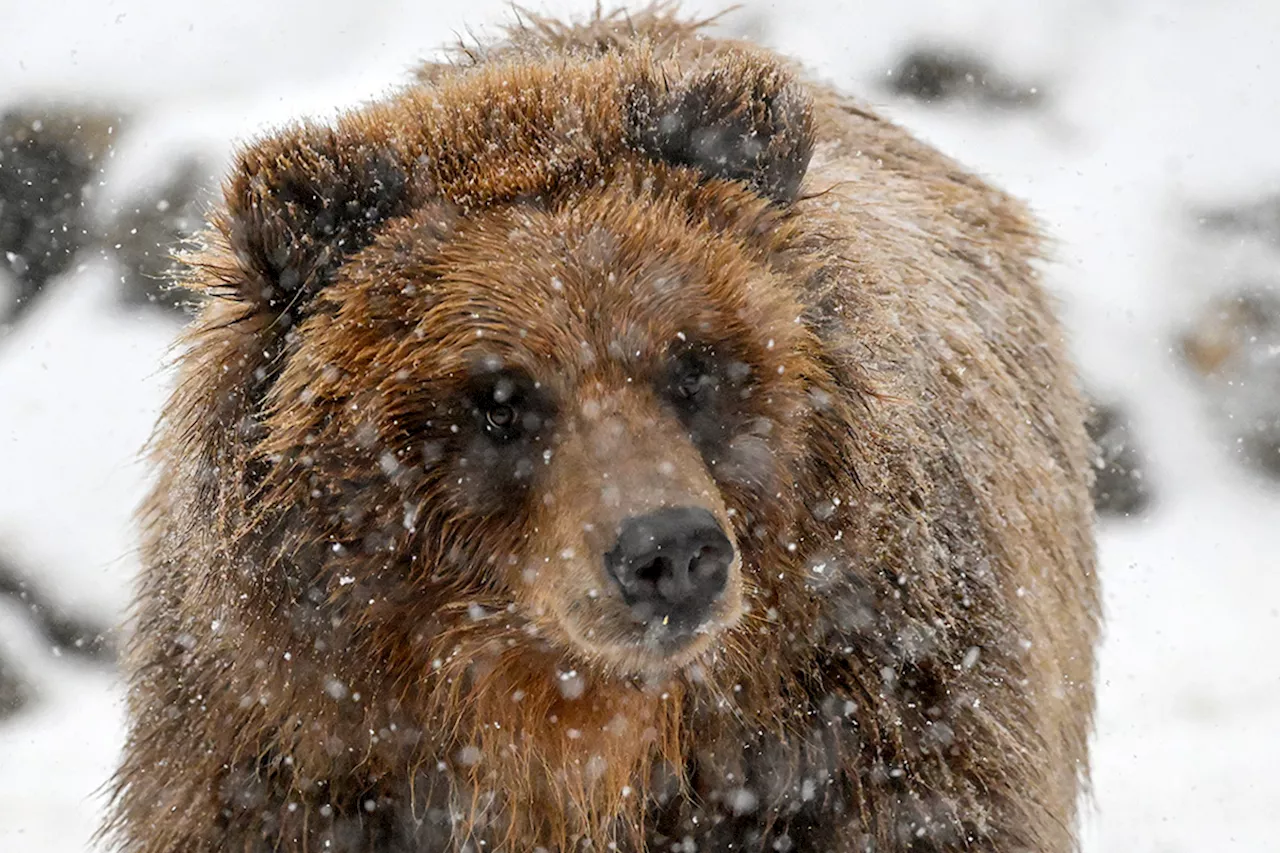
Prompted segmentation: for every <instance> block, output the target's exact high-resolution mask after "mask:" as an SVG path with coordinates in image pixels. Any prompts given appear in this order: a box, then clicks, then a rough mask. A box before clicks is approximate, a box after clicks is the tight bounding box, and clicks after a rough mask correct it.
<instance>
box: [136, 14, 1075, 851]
mask: <svg viewBox="0 0 1280 853" xmlns="http://www.w3.org/2000/svg"><path fill="white" fill-rule="evenodd" d="M423 81H424V82H422V83H421V84H420V85H418V86H415V87H411V88H409V89H407V90H406V91H405V92H404V93H402V94H401V95H398V96H397V97H395V98H392V99H390V100H388V101H386V102H384V103H380V104H376V105H373V106H370V107H368V108H366V109H364V110H362V111H360V112H357V113H353V114H350V115H348V116H346V117H344V118H343V119H341V120H340V121H339V122H338V123H337V125H336V126H335V127H332V128H325V127H312V126H306V127H299V128H296V129H292V130H286V131H283V132H281V133H279V134H277V135H275V136H272V137H270V138H267V139H264V140H262V141H260V142H258V143H256V144H254V145H252V146H250V147H249V148H248V149H247V150H246V151H245V152H244V153H243V154H242V155H241V158H240V162H239V164H238V166H237V167H236V169H235V171H234V172H233V174H232V176H231V178H230V180H229V182H228V184H227V189H226V205H225V208H224V209H223V211H222V212H221V213H219V214H218V216H217V217H216V219H215V221H214V223H213V228H212V229H211V231H210V232H209V235H208V238H207V244H206V248H205V249H204V251H203V252H201V253H200V254H199V255H198V256H196V257H193V258H191V259H190V261H189V267H188V268H189V274H188V277H187V282H188V284H189V285H190V286H191V287H193V288H194V289H196V290H198V291H201V292H203V293H205V294H207V295H209V296H211V297H213V298H212V299H211V300H210V301H209V304H208V305H207V307H206V308H205V310H204V312H203V313H202V315H201V317H200V319H199V320H198V321H197V323H196V325H195V327H194V328H193V329H192V331H191V333H190V336H189V348H188V351H187V352H186V354H185V355H184V356H183V358H182V365H181V366H182V369H181V374H180V380H179V385H178V389H177V391H176V392H175V394H174V397H173V399H172V401H171V403H170V405H169V408H168V410H167V412H166V415H165V418H164V421H163V424H162V426H161V428H160V432H159V434H158V437H157V441H156V445H155V458H156V460H157V464H158V465H159V469H160V479H159V482H158V484H157V486H156V488H155V491H154V492H153V494H152V498H151V500H150V502H149V504H148V506H147V509H146V512H145V515H144V522H145V539H144V551H143V553H144V558H145V571H144V573H143V577H142V588H141V595H140V603H139V616H138V626H137V632H136V638H135V640H134V642H133V647H132V654H131V656H130V659H129V670H130V673H131V679H132V692H131V697H130V716H131V720H132V726H131V733H130V738H129V743H128V747H127V750H126V754H125V759H124V763H123V766H122V768H121V770H120V773H119V777H118V787H117V800H116V812H115V820H114V822H113V825H112V831H113V834H114V837H116V838H117V839H118V840H119V842H120V844H121V846H122V848H123V849H124V850H127V851H134V852H135V853H142V851H147V853H159V851H214V850H246V851H256V850H312V851H320V850H326V849H328V850H351V851H356V850H360V851H365V850H367V851H373V850H378V851H392V850H394V851H402V850H403V851H408V850H428V851H445V850H455V849H457V850H461V849H464V848H465V849H473V850H474V849H480V848H477V847H476V846H475V845H476V844H479V843H483V844H484V845H485V846H484V848H483V849H487V850H491V851H493V850H509V851H527V850H533V849H536V848H538V847H541V848H545V849H556V850H570V849H577V848H578V846H580V845H582V844H584V843H586V842H588V841H591V842H594V844H596V845H605V844H608V843H616V844H617V845H619V846H620V847H621V848H623V849H628V850H636V851H639V850H646V849H647V850H659V849H662V850H666V849H671V845H672V844H673V843H677V842H680V841H681V840H682V839H686V838H687V839H689V840H690V841H691V842H692V843H693V844H696V845H697V849H700V850H729V849H732V850H742V849H755V850H771V849H776V850H785V849H795V850H805V851H809V850H826V851H836V853H839V851H849V852H850V853H851V851H863V850H913V851H942V850H961V849H963V850H991V851H1023V850H1027V851H1031V850H1034V851H1067V850H1071V849H1073V848H1074V841H1073V827H1074V824H1075V816H1076V800H1077V797H1078V794H1079V791H1080V788H1081V785H1082V783H1083V780H1084V778H1085V776H1086V769H1087V766H1086V765H1087V760H1086V738H1087V734H1088V731H1089V727H1090V718H1091V714H1092V708H1093V689H1092V678H1093V647H1094V642H1095V639H1096V635H1097V612H1098V600H1097V584H1096V579H1095V577H1094V556H1093V540H1092V513H1091V509H1090V505H1089V494H1088V479H1089V473H1088V471H1089V468H1088V464H1087V459H1088V453H1087V447H1086V445H1087V442H1086V438H1085V433H1084V429H1083V426H1082V422H1083V406H1082V404H1081V402H1080V398H1079V396H1078V394H1077V391H1076V388H1075V383H1074V380H1073V376H1072V372H1071V369H1070V368H1069V366H1068V364H1067V362H1066V358H1065V348H1064V346H1063V343H1062V335H1061V331H1060V329H1059V327H1058V326H1057V324H1056V322H1055V321H1054V319H1053V317H1052V311H1051V306H1050V305H1049V304H1048V300H1047V298H1046V296H1045V294H1044V292H1043V291H1042V290H1041V289H1040V287H1039V285H1038V283H1037V280H1036V275H1035V272H1034V269H1033V263H1034V261H1035V258H1036V256H1037V252H1038V246H1039V241H1038V237H1037V234H1036V232H1035V229H1034V227H1033V226H1032V224H1031V223H1030V222H1029V220H1028V218H1027V215H1026V213H1025V211H1024V210H1023V208H1022V207H1021V206H1019V205H1018V204H1017V203H1015V202H1013V201H1011V200H1010V199H1009V198H1008V197H1006V196H1004V195H1003V194H1001V193H999V192H998V191H996V190H993V189H991V188H990V187H988V186H986V185H985V184H983V183H982V182H981V181H979V180H978V179H976V178H974V177H972V176H971V175H969V174H967V173H965V172H964V171H963V170H961V169H960V168H959V167H958V166H956V165H955V164H953V163H952V162H950V161H948V160H947V159H945V158H943V157H942V156H941V155H939V154H938V153H936V152H935V151H933V150H931V149H929V148H927V147H926V146H924V145H922V144H920V143H918V142H916V141H914V140H912V139H911V138H910V137H909V136H908V135H907V134H905V133H904V132H903V131H901V130H900V129H898V128H896V127H894V126H893V125H891V124H889V123H887V122H885V121H884V120H882V119H880V118H878V117H876V116H875V115H874V114H872V113H870V112H869V111H868V110H866V109H865V108H863V107H861V106H859V105H857V104H855V103H853V102H852V101H849V100H847V99H845V98H843V97H842V96H840V95H838V94H837V93H835V92H833V91H831V90H830V89H827V88H825V87H823V86H820V85H817V84H813V83H809V82H804V81H803V78H802V77H801V76H799V74H798V72H797V71H796V70H795V69H793V68H791V67H789V66H788V65H787V64H786V63H785V62H783V61H782V60H780V59H779V58H778V57H776V56H773V55H770V54H768V53H765V52H762V51H760V50H758V49H755V48H751V47H749V46H746V45H743V44H739V43H732V42H722V41H715V40H710V39H704V38H702V37H701V36H700V34H699V32H698V29H697V26H696V25H692V24H683V23H681V22H680V21H679V20H678V19H676V18H674V17H673V16H672V15H671V14H670V13H669V12H668V11H667V10H666V9H665V8H657V9H654V10H651V11H650V12H647V13H644V14H641V15H637V16H634V17H632V18H624V17H621V16H604V17H600V18H599V19H598V20H595V21H592V22H590V23H588V24H586V25H583V26H582V27H573V26H566V25H561V24H557V23H554V22H548V21H541V20H534V21H533V22H531V23H529V24H527V25H526V26H524V27H523V28H519V29H517V31H515V32H514V33H513V34H512V36H511V38H510V39H508V40H507V41H505V42H503V43H500V44H495V45H488V46H484V47H482V48H478V49H475V50H473V51H471V53H470V59H469V60H464V61H463V62H460V63H458V64H456V65H453V66H433V67H431V68H430V69H428V70H426V71H424V73H423ZM806 167H807V170H806ZM686 348H692V349H693V350H695V352H693V353H692V354H690V353H689V352H686V351H685V350H686ZM686 358H697V359H705V360H707V362H708V363H709V364H711V365H712V367H709V368H708V371H714V370H719V371H721V372H720V373H716V374H715V375H716V377H717V378H716V379H715V383H716V384H715V389H716V390H715V396H714V397H713V398H711V399H712V401H713V402H711V403H706V404H705V405H706V406H707V407H708V408H706V410H705V411H704V410H698V411H697V412H695V413H693V414H687V415H684V414H681V413H680V411H677V410H676V409H675V408H674V407H673V404H672V403H671V400H670V398H669V396H668V394H667V391H666V390H665V389H666V387H667V386H666V385H665V384H664V383H665V382H666V381H667V380H666V377H667V375H668V371H669V370H670V369H672V368H671V364H672V363H673V359H675V360H677V361H678V360H679V359H686ZM494 370H501V371H504V373H502V374H501V375H502V376H504V377H505V376H506V375H507V374H508V373H510V374H511V375H517V376H522V377H526V378H527V379H528V381H529V382H530V383H536V384H530V385H529V389H532V390H528V391H527V393H528V394H529V395H530V399H536V400H539V401H542V402H540V403H539V404H538V405H541V406H543V407H544V408H545V411H543V410H537V411H538V412H539V414H538V418H539V419H538V420H537V421H536V422H533V421H531V423H536V424H537V425H538V426H537V429H536V430H532V429H531V431H530V432H529V434H528V435H527V436H526V438H523V439H521V441H522V442H525V443H523V444H519V445H518V446H516V447H517V449H516V450H512V451H510V452H508V451H506V450H498V449H494V447H491V446H490V444H487V443H486V441H485V440H484V436H483V435H482V434H480V432H482V430H480V428H479V427H477V426H476V424H475V422H474V421H473V419H472V417H471V415H470V414H469V407H468V406H469V404H467V403H466V402H465V401H466V400H467V399H469V398H468V396H467V395H468V394H470V393H473V392H472V391H470V390H469V389H470V388H471V387H472V385H473V384H474V383H477V382H481V383H484V382H490V381H491V379H490V377H491V376H492V375H494V374H493V371H494ZM708 375H711V374H710V373H708ZM500 381H506V380H505V379H502V380H500ZM522 381H523V380H522ZM709 381H710V380H709ZM485 387H486V388H487V387H488V386H485ZM486 393H487V392H486ZM522 393H525V392H522ZM531 411H532V409H531ZM477 430H480V432H477ZM504 454H506V455H504ZM513 454H514V455H513ZM672 503H693V504H696V505H698V506H702V507H705V508H706V509H708V510H709V511H710V512H712V513H713V514H714V516H715V517H716V518H718V519H720V521H721V523H722V524H723V525H724V526H725V527H726V528H727V529H728V530H729V531H730V534H731V538H732V539H733V541H734V543H735V546H736V549H737V553H738V559H737V561H736V562H735V564H734V567H733V575H732V578H731V581H730V585H729V593H728V594H727V596H726V599H725V602H724V603H723V606H722V607H721V609H720V611H718V613H717V616H716V619H715V621H714V624H713V625H712V626H711V628H710V629H709V630H708V632H707V633H706V634H705V635H703V636H701V637H699V638H697V639H696V640H695V641H694V642H693V643H692V644H691V645H690V646H688V647H687V648H684V649H683V650H682V651H680V652H679V653H678V654H673V655H672V656H671V657H669V658H667V657H663V656H661V655H655V654H654V653H653V652H652V650H651V649H649V648H647V647H645V646H643V645H637V644H636V643H635V642H633V641H632V640H629V639H628V636H627V635H626V634H625V631H623V628H622V627H620V626H622V625H623V622H621V621H619V617H618V613H617V612H616V602H614V601H613V596H611V595H610V593H609V592H608V590H607V589H605V590H603V591H601V590H598V589H596V587H597V586H599V585H600V580H599V568H598V566H599V559H600V553H601V549H603V548H607V547H608V544H607V543H608V540H609V538H610V537H611V536H612V532H613V531H614V530H615V529H616V524H617V523H618V521H619V519H621V518H622V517H623V516H626V515H628V514H634V513H636V512H640V511H644V510H646V509H648V508H652V507H657V506H665V505H668V504H672ZM468 844H470V845H472V846H470V847H468V846H467V845H468ZM684 849H693V848H692V847H690V846H686V847H685V848H684Z"/></svg>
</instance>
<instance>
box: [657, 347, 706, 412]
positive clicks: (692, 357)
mask: <svg viewBox="0 0 1280 853" xmlns="http://www.w3.org/2000/svg"><path fill="white" fill-rule="evenodd" d="M667 383H668V385H667V387H668V393H669V394H670V395H671V397H672V398H673V400H674V401H675V402H676V403H677V404H678V405H679V406H680V407H681V408H683V409H687V410H688V409H699V408H702V407H703V406H704V405H705V404H706V403H707V401H708V399H709V398H710V396H711V394H710V392H712V391H714V390H715V387H716V384H717V383H716V378H715V376H714V374H713V373H712V370H711V367H710V365H709V364H708V363H707V361H706V360H705V359H704V358H703V357H701V356H700V355H699V354H697V353H685V354H684V355H682V356H681V357H680V358H678V359H676V362H675V364H673V365H672V369H671V373H670V375H669V377H668V379H667Z"/></svg>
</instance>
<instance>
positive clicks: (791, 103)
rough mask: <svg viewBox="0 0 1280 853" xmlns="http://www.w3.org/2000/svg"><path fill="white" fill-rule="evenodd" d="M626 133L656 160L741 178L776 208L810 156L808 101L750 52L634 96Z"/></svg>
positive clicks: (793, 189) (795, 189)
mask: <svg viewBox="0 0 1280 853" xmlns="http://www.w3.org/2000/svg"><path fill="white" fill-rule="evenodd" d="M628 123H629V128H628V135H629V136H630V138H631V140H632V143H633V144H634V145H636V147H638V148H639V149H640V150H641V151H643V152H644V153H645V154H647V155H648V156H649V157H651V158H653V159H655V160H665V161H667V162H669V163H673V164H676V165H680V166H689V167H692V168H694V169H697V170H698V171H700V172H702V173H703V174H704V175H706V176H707V177H710V178H722V179H725V180H736V181H742V182H744V183H746V184H747V185H749V186H750V187H751V188H752V189H754V190H755V191H756V192H758V193H760V194H761V195H763V196H765V197H766V198H769V199H771V200H772V201H774V202H777V203H780V204H790V203H791V202H793V201H795V199H796V196H797V195H798V194H799V192H800V182H801V181H802V180H803V179H804V175H805V172H806V171H807V170H808V168H809V158H810V157H811V156H812V154H813V144H814V131H813V104H812V102H811V100H810V98H809V96H808V95H807V94H806V93H805V91H804V89H803V88H802V87H801V86H800V84H799V83H798V82H796V81H795V80H794V79H793V77H792V75H791V74H790V73H789V72H788V71H786V70H785V69H783V68H782V67H780V66H779V65H777V64H776V63H775V62H774V61H772V60H770V59H768V58H766V57H763V56H759V55H756V54H754V53H750V52H741V51H740V52H734V53H730V54H728V55H726V56H721V57H716V58H715V60H714V64H712V65H711V66H710V67H709V68H705V69H702V70H699V71H695V72H693V73H692V74H691V75H690V76H688V77H686V78H685V79H683V80H680V81H679V82H676V83H674V84H669V83H668V82H667V81H666V80H665V79H659V80H655V81H654V82H653V83H652V84H651V85H650V86H638V87H636V88H635V89H634V90H633V92H632V94H631V103H630V105H629V109H628Z"/></svg>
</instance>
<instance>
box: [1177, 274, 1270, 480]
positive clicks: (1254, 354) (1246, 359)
mask: <svg viewBox="0 0 1280 853" xmlns="http://www.w3.org/2000/svg"><path fill="white" fill-rule="evenodd" d="M1181 344H1182V356H1183V360H1184V361H1185V362H1186V364H1187V365H1188V366H1189V367H1190V368H1191V369H1192V370H1193V371H1194V372H1195V373H1196V374H1197V376H1198V377H1199V380H1200V387H1201V389H1202V390H1203V391H1204V393H1205V394H1206V396H1207V397H1208V401H1209V404H1210V409H1211V411H1212V412H1213V414H1214V415H1215V417H1216V418H1217V419H1218V421H1219V422H1220V426H1221V429H1222V430H1224V431H1225V432H1226V434H1227V435H1229V436H1230V438H1231V440H1232V442H1233V443H1234V445H1235V448H1236V449H1237V451H1238V453H1239V455H1240V458H1241V459H1242V460H1244V461H1245V462H1247V463H1248V464H1249V465H1250V466H1251V467H1253V468H1255V469H1256V470H1257V471H1259V472H1260V473H1262V474H1264V475H1266V476H1268V477H1271V478H1275V479H1280V271H1278V272H1277V278H1276V280H1274V281H1269V282H1254V283H1252V284H1247V285H1243V286H1241V287H1240V288H1239V289H1238V290H1237V291H1235V292H1234V293H1231V294H1229V295H1227V296H1223V297H1220V298H1218V299H1216V300H1214V301H1213V302H1211V303H1209V304H1208V305H1207V306H1205V308H1204V310H1202V311H1201V312H1200V314H1199V315H1198V316H1197V317H1195V318H1194V319H1193V321H1192V323H1191V324H1190V326H1189V328H1188V329H1187V330H1186V331H1185V332H1184V333H1183V335H1182V338H1181Z"/></svg>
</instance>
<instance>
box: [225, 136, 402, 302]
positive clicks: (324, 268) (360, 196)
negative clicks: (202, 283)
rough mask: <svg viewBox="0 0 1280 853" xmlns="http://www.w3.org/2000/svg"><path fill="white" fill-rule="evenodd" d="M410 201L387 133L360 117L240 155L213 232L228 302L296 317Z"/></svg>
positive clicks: (275, 139) (260, 145)
mask: <svg viewBox="0 0 1280 853" xmlns="http://www.w3.org/2000/svg"><path fill="white" fill-rule="evenodd" d="M411 194H412V193H411V188H410V181H409V177H408V169H407V167H406V165H405V163H404V161H403V158H402V155H401V154H400V153H399V149H398V147H397V146H396V145H395V144H394V141H393V140H392V138H391V136H390V131H389V130H388V129H387V128H386V126H385V125H379V124H378V123H377V122H376V121H373V120H370V119H367V118H366V119H359V118H349V119H347V120H346V121H344V122H342V123H340V124H339V125H338V127H336V128H326V127H312V126H306V127H302V128H299V129H296V130H292V131H289V132H286V133H283V134H280V135H278V136H275V137H272V138H269V139H266V140H263V141H261V142H259V143H257V144H256V145H254V146H252V147H250V148H248V149H247V150H245V151H244V152H242V153H241V155H240V157H239V160H238V162H237V164H236V167H235V169H234V171H233V173H232V176H231V178H230V181H229V182H228V184H227V186H226V190H225V196H226V209H225V212H224V213H223V214H221V216H220V218H219V221H218V222H217V223H216V225H217V227H218V229H219V230H220V231H221V232H222V234H223V236H224V237H225V239H226V241H227V244H228V246H229V248H230V249H231V251H232V253H233V255H234V257H235V261H236V264H237V266H238V267H239V269H238V270H237V274H236V276H235V278H236V279H237V280H236V281H235V282H234V283H232V286H233V287H234V288H236V289H237V291H238V292H237V293H236V296H237V297H238V298H240V299H241V300H243V301H245V302H248V303H250V304H253V305H255V306H256V307H257V309H258V311H260V312H265V313H269V314H274V315H279V314H283V313H284V312H286V311H291V310H293V309H294V308H295V307H297V308H303V307H304V306H305V304H306V303H307V302H308V301H309V300H310V297H312V296H314V295H315V293H316V292H317V291H319V290H320V288H322V287H323V286H324V285H325V284H326V283H327V281H328V279H329V278H330V276H331V275H332V273H333V271H334V270H335V269H336V268H337V267H338V266H339V265H340V264H341V263H342V261H343V259H344V258H346V257H348V256H350V255H351V254H353V253H355V252H358V251H359V250H360V249H362V248H364V247H365V246H367V245H368V244H369V243H370V242H371V241H372V240H373V237H374V234H375V232H376V230H377V228H378V226H379V225H380V224H382V223H384V222H385V221H386V220H388V219H390V218H392V217H395V216H399V215H402V214H404V213H407V212H408V211H409V210H410V209H411V206H412V201H413V200H412V198H411V197H410V196H411ZM229 283H230V282H229Z"/></svg>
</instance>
